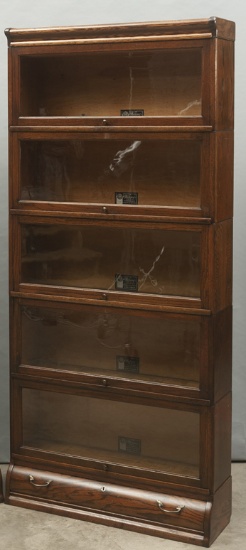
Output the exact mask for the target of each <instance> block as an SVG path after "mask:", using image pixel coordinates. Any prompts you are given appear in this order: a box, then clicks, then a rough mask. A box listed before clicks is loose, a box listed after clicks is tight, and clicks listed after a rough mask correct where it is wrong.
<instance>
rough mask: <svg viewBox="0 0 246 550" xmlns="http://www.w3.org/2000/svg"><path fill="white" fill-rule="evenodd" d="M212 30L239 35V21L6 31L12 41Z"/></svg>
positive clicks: (229, 37) (218, 34)
mask: <svg viewBox="0 0 246 550" xmlns="http://www.w3.org/2000/svg"><path fill="white" fill-rule="evenodd" d="M197 33H199V34H204V35H205V34H208V33H210V35H211V37H217V38H225V39H227V40H234V39H235V23H233V22H232V21H229V20H226V19H221V18H218V17H210V18H209V19H190V20H184V21H159V22H142V23H124V24H115V25H112V24H110V25H95V26H94V25H91V26H75V27H43V28H34V29H15V28H8V29H6V30H5V34H6V36H7V38H8V42H9V45H11V44H13V43H15V42H25V41H27V40H28V41H30V42H32V41H33V42H37V41H43V42H44V43H45V42H46V41H48V40H52V41H56V40H57V41H59V40H67V41H70V40H76V39H89V40H93V39H98V38H105V39H106V38H116V39H117V38H118V39H119V40H120V38H122V37H124V38H128V37H129V39H130V38H131V37H134V36H136V35H137V36H141V37H143V39H144V37H145V36H146V37H148V36H152V37H155V36H159V37H160V36H168V35H170V36H171V37H172V38H175V35H191V36H192V35H195V34H197Z"/></svg>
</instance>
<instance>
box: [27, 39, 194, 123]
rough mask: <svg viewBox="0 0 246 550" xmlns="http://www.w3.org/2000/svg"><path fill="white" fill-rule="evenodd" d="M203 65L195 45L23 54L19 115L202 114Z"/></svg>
mask: <svg viewBox="0 0 246 550" xmlns="http://www.w3.org/2000/svg"><path fill="white" fill-rule="evenodd" d="M201 67H202V54H201V49H199V48H192V47H191V48H187V49H184V48H183V49H176V50H173V49H171V48H169V49H166V50H152V51H151V50H148V51H146V50H145V51H132V52H116V53H114V52H107V53H103V52H101V53H96V52H93V53H89V52H88V53H84V54H76V55H66V56H62V55H59V56H51V55H50V56H40V55H39V56H22V57H21V66H20V75H21V115H24V116H81V117H94V116H95V117H101V116H117V117H119V116H123V117H124V116H198V115H201V71H202V69H201ZM33 82H35V86H34V85H33Z"/></svg>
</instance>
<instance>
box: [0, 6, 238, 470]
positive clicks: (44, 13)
mask: <svg viewBox="0 0 246 550" xmlns="http://www.w3.org/2000/svg"><path fill="white" fill-rule="evenodd" d="M0 6H1V27H2V28H1V33H0V78H1V92H0V117H1V121H0V140H1V146H0V163H1V169H0V194H1V196H0V247H1V249H0V462H1V461H2V462H8V460H9V395H8V394H9V390H8V297H7V292H8V283H7V279H8V252H7V233H8V230H7V224H8V216H7V209H8V205H7V173H8V168H7V166H8V160H7V152H8V147H7V44H6V39H5V36H4V28H6V27H26V28H28V27H32V28H34V27H47V26H48V27H49V26H60V25H94V24H102V23H129V22H137V21H139V22H140V21H160V20H172V19H198V18H203V17H205V18H207V17H211V16H217V17H223V18H226V19H231V20H234V21H235V22H236V25H237V40H236V90H235V91H236V102H235V200H234V216H235V218H234V300H233V301H234V350H233V390H234V398H233V458H234V459H236V460H246V433H245V425H246V399H245V394H246V369H245V358H246V288H245V286H246V285H245V281H246V235H245V205H246V186H245V174H246V154H245V143H246V135H245V134H246V102H245V97H246V86H245V81H246V71H245V59H246V39H245V14H246V8H245V2H244V0H234V2H232V1H231V0H206V2H204V0H185V1H184V0H151V1H150V0H124V2H117V0H83V1H81V0H80V1H79V0H77V1H76V0H42V2H40V0H1V2H0Z"/></svg>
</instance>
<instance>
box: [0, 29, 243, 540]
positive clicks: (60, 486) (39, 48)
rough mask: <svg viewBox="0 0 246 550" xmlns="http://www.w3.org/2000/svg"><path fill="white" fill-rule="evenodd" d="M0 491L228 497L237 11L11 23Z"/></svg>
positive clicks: (208, 509)
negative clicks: (196, 16) (5, 436)
mask: <svg viewBox="0 0 246 550" xmlns="http://www.w3.org/2000/svg"><path fill="white" fill-rule="evenodd" d="M6 35H7V37H8V44H9V124H10V126H9V140H10V310H11V424H12V436H11V464H10V468H9V471H8V475H7V495H6V500H7V502H8V503H10V504H14V505H17V506H24V507H27V508H32V509H35V510H43V511H46V512H49V511H50V512H52V513H57V514H62V515H69V516H72V517H74V518H81V519H84V520H88V521H92V522H100V523H104V524H106V525H111V526H116V527H121V528H125V529H131V530H135V531H139V532H143V533H147V534H150V535H151V534H152V535H156V536H160V537H167V538H171V539H176V540H181V541H186V542H191V543H194V544H197V545H203V546H209V545H210V544H211V543H212V542H213V540H214V539H215V538H216V537H217V536H218V534H219V533H220V532H221V530H222V529H223V528H224V527H225V526H226V525H227V523H228V522H229V519H230V513H231V475H230V459H231V455H230V445H231V332H232V331H231V321H232V295H231V294H232V292H231V291H232V187H233V71H234V53H233V52H234V49H233V47H234V23H232V22H230V21H225V20H223V19H217V18H211V19H204V20H198V21H195V20H194V21H183V22H182V21H178V22H174V21H173V22H160V23H140V24H130V25H115V26H97V27H69V28H68V27H67V28H66V27H65V28H46V29H29V30H26V29H22V30H18V29H8V30H6Z"/></svg>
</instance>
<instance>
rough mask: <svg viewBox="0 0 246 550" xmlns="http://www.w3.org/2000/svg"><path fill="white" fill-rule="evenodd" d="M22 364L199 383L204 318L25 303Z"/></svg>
mask: <svg viewBox="0 0 246 550" xmlns="http://www.w3.org/2000/svg"><path fill="white" fill-rule="evenodd" d="M21 335H22V346H21V347H22V357H21V363H22V364H24V365H33V366H38V367H44V368H47V369H59V370H65V371H72V372H79V373H86V374H94V375H95V374H96V375H100V376H110V377H115V378H117V379H119V378H122V379H124V378H127V379H128V380H129V379H130V380H132V381H136V380H141V381H145V382H155V383H166V384H169V385H178V386H183V387H191V388H198V387H199V378H200V376H199V374H200V373H199V370H200V354H201V349H200V348H201V325H200V323H199V320H197V319H196V320H195V321H194V320H193V319H190V316H187V319H184V318H181V319H180V318H178V316H177V317H176V318H174V317H171V318H170V317H168V316H167V317H163V316H162V317H160V316H159V315H156V316H155V315H152V316H143V315H138V314H137V313H135V314H134V312H130V313H125V312H123V313H118V312H117V313H116V312H115V311H114V310H112V308H95V307H91V308H89V309H88V308H87V307H83V306H82V307H80V308H79V309H78V308H77V309H73V308H72V307H71V308H66V309H65V308H64V309H63V308H57V307H51V308H50V307H37V306H22V308H21Z"/></svg>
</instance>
